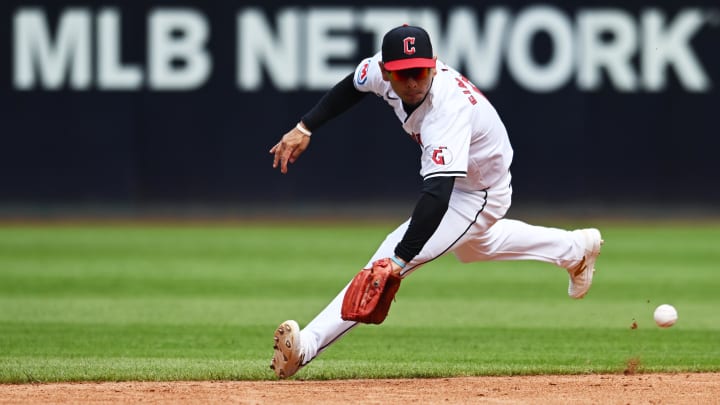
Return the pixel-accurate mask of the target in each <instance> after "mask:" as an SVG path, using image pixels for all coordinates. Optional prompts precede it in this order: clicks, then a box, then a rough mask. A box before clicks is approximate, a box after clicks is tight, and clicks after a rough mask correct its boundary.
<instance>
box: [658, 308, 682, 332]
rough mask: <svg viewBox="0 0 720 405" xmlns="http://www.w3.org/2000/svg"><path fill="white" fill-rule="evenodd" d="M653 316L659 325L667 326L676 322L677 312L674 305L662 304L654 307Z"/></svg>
mask: <svg viewBox="0 0 720 405" xmlns="http://www.w3.org/2000/svg"><path fill="white" fill-rule="evenodd" d="M653 318H655V323H656V324H657V325H658V326H659V327H661V328H669V327H671V326H673V325H675V322H677V319H678V313H677V310H676V309H675V307H674V306H672V305H669V304H662V305H660V306H659V307H657V308H655V313H654V314H653Z"/></svg>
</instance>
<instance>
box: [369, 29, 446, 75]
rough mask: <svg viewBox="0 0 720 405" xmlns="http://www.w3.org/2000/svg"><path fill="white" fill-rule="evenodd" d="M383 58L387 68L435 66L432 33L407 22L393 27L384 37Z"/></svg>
mask: <svg viewBox="0 0 720 405" xmlns="http://www.w3.org/2000/svg"><path fill="white" fill-rule="evenodd" d="M382 60H383V65H384V66H385V69H387V70H402V69H412V68H434V67H435V58H434V57H433V49H432V43H430V35H428V33H427V31H425V30H424V29H422V28H420V27H412V26H409V25H407V24H405V25H402V26H400V27H396V28H393V29H391V30H390V31H388V32H387V33H386V34H385V36H384V37H383V42H382Z"/></svg>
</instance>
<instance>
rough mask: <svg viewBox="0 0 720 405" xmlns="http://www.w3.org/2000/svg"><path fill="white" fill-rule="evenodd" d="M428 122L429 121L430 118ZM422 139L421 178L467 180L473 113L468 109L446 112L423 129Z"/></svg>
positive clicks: (439, 113)
mask: <svg viewBox="0 0 720 405" xmlns="http://www.w3.org/2000/svg"><path fill="white" fill-rule="evenodd" d="M428 118H429V117H428ZM421 136H422V139H423V149H422V157H421V158H420V175H421V176H422V177H423V179H425V180H426V179H429V178H433V177H437V176H451V177H467V172H468V161H469V155H470V138H471V127H470V111H469V110H468V109H467V108H462V107H461V108H460V109H453V108H444V109H443V110H442V111H438V112H437V114H434V117H432V118H431V119H426V120H425V123H424V124H423V126H422V129H421Z"/></svg>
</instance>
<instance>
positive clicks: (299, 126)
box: [295, 122, 312, 136]
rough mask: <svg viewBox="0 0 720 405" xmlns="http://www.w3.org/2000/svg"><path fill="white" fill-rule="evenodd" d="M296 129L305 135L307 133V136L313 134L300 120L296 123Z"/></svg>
mask: <svg viewBox="0 0 720 405" xmlns="http://www.w3.org/2000/svg"><path fill="white" fill-rule="evenodd" d="M295 129H297V130H298V131H300V132H302V133H303V135H307V136H310V135H312V132H310V131H308V130H307V129H305V128H303V126H302V125H300V123H299V122H298V123H297V125H295Z"/></svg>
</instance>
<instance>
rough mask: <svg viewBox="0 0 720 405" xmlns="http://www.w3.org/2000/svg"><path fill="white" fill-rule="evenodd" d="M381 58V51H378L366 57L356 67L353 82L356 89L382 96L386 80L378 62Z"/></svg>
mask: <svg viewBox="0 0 720 405" xmlns="http://www.w3.org/2000/svg"><path fill="white" fill-rule="evenodd" d="M380 59H381V56H380V53H377V54H375V55H374V56H372V57H370V58H366V59H364V60H363V61H362V62H360V64H359V65H358V66H357V68H355V76H354V79H353V84H354V85H355V88H356V89H358V90H359V91H362V92H366V93H367V92H371V93H375V94H376V95H378V96H382V94H383V90H384V88H385V82H384V80H383V79H382V72H381V71H380V66H379V64H378V62H379V61H380Z"/></svg>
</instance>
